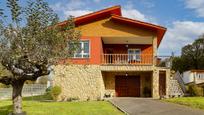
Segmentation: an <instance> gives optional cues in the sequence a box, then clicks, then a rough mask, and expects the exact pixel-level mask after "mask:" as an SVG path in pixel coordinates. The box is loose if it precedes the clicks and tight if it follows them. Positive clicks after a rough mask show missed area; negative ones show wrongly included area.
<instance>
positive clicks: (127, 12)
mask: <svg viewBox="0 0 204 115" xmlns="http://www.w3.org/2000/svg"><path fill="white" fill-rule="evenodd" d="M141 1H143V2H145V1H146V0H141ZM122 15H123V16H124V17H127V18H131V19H136V20H140V21H145V22H151V23H157V22H156V19H155V18H153V17H150V16H147V15H145V14H144V13H142V12H140V11H139V10H137V9H136V8H134V6H133V3H132V2H131V1H128V2H127V4H126V5H125V6H124V9H122Z"/></svg>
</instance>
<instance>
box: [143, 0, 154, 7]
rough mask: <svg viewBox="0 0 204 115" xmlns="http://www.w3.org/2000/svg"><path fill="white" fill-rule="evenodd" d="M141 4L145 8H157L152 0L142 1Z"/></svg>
mask: <svg viewBox="0 0 204 115" xmlns="http://www.w3.org/2000/svg"><path fill="white" fill-rule="evenodd" d="M140 2H141V4H142V5H143V6H144V7H147V8H153V7H155V4H154V3H153V1H151V0H140Z"/></svg>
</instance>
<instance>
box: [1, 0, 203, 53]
mask: <svg viewBox="0 0 204 115" xmlns="http://www.w3.org/2000/svg"><path fill="white" fill-rule="evenodd" d="M4 1H5V0H4ZM46 1H47V2H48V3H49V4H50V6H51V7H52V8H53V9H54V11H55V12H56V13H57V14H58V15H59V16H60V20H65V19H66V17H67V16H69V15H74V16H80V15H83V14H87V13H90V12H93V11H97V10H101V9H103V8H107V7H110V6H114V5H121V7H122V14H123V16H125V17H129V18H133V19H137V20H141V21H146V22H151V23H154V24H159V25H162V26H165V27H166V28H167V29H168V30H167V32H166V35H165V36H164V39H163V41H162V43H161V45H160V47H159V52H158V53H159V55H170V54H171V52H175V54H176V55H180V51H181V48H182V46H184V45H186V44H189V43H192V42H193V41H194V40H195V39H196V38H198V36H199V35H201V34H202V33H204V0H46ZM21 2H22V1H21ZM22 3H23V2H22ZM0 5H1V6H3V5H4V2H2V3H1V4H0ZM3 7H4V6H3Z"/></svg>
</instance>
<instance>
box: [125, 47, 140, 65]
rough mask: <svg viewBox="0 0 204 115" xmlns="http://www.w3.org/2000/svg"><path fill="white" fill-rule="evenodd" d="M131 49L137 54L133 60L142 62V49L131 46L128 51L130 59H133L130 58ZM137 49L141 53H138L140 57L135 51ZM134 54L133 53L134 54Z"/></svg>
mask: <svg viewBox="0 0 204 115" xmlns="http://www.w3.org/2000/svg"><path fill="white" fill-rule="evenodd" d="M130 50H132V51H133V52H134V54H135V59H132V60H133V61H138V62H141V61H142V57H141V54H142V50H141V49H140V48H129V49H128V52H127V53H128V61H131V60H130V55H129V54H130V53H129V51H130ZM136 51H139V55H138V56H139V58H137V55H136V53H135V52H136ZM134 54H131V55H134Z"/></svg>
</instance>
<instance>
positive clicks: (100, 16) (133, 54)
mask: <svg viewBox="0 0 204 115" xmlns="http://www.w3.org/2000/svg"><path fill="white" fill-rule="evenodd" d="M64 24H66V22H61V23H59V25H60V26H63V25H64ZM75 25H76V29H77V30H80V31H81V34H82V37H81V41H80V46H81V50H80V51H78V52H77V53H76V54H75V55H74V57H73V58H72V59H68V61H69V63H72V64H70V65H64V64H60V65H57V66H55V67H54V71H55V72H54V81H53V83H54V85H60V86H61V87H62V89H63V90H62V94H61V96H60V99H62V100H64V99H68V98H79V99H80V100H87V99H91V100H96V99H102V98H104V96H105V97H108V96H117V97H126V96H127V97H153V98H159V97H160V96H168V93H169V92H168V89H169V78H170V69H168V68H159V67H157V66H156V64H157V48H158V47H159V45H160V43H161V41H162V38H163V36H164V34H165V32H166V28H164V27H161V26H158V25H154V24H150V23H147V22H142V21H138V20H133V19H129V18H125V17H122V14H121V8H120V6H114V7H111V8H107V9H104V10H101V11H97V12H94V13H90V14H87V15H84V16H81V17H77V18H75Z"/></svg>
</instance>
